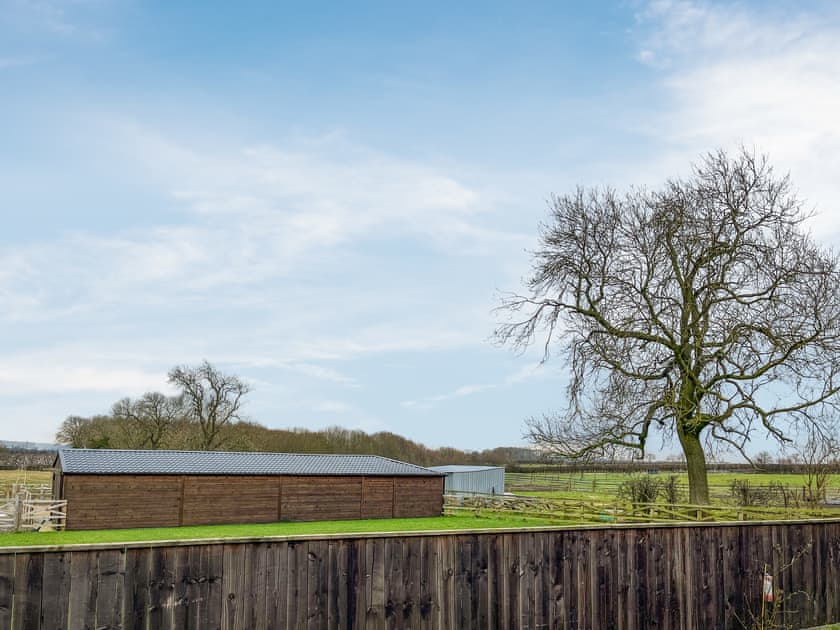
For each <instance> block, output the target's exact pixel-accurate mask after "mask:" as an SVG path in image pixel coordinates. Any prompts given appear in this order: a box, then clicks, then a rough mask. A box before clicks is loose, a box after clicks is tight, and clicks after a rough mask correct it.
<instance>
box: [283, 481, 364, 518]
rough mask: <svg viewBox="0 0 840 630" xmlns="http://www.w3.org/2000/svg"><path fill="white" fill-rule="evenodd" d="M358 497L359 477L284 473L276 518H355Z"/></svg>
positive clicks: (358, 502)
mask: <svg viewBox="0 0 840 630" xmlns="http://www.w3.org/2000/svg"><path fill="white" fill-rule="evenodd" d="M361 501H362V478H361V477H327V476H319V477H286V478H284V479H283V490H282V498H281V500H280V519H281V520H288V521H316V520H345V519H357V518H359V514H360V512H361Z"/></svg>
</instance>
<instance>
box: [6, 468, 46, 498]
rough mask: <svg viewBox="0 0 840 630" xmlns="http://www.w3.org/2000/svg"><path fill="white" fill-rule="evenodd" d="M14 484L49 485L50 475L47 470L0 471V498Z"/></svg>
mask: <svg viewBox="0 0 840 630" xmlns="http://www.w3.org/2000/svg"><path fill="white" fill-rule="evenodd" d="M16 483H27V484H46V485H50V484H51V483H52V473H51V472H50V471H49V470H0V498H2V497H4V496H6V494H7V492H8V491H9V490H10V489H11V487H12V486H13V485H14V484H16Z"/></svg>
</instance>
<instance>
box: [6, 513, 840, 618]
mask: <svg viewBox="0 0 840 630" xmlns="http://www.w3.org/2000/svg"><path fill="white" fill-rule="evenodd" d="M765 566H766V569H767V571H768V573H770V574H772V575H774V577H775V582H774V596H775V602H774V603H775V605H776V606H777V607H778V612H779V616H778V618H777V620H778V621H779V622H780V623H781V622H784V623H786V624H790V625H791V627H794V628H801V627H807V626H811V625H817V624H820V623H825V622H828V621H832V620H838V619H840V521H823V522H804V521H803V522H790V523H749V524H726V525H720V524H710V525H705V524H696V525H691V526H678V525H648V526H638V525H636V526H608V527H590V528H555V529H551V530H548V529H546V530H538V531H534V530H530V531H508V530H506V531H482V532H450V533H418V534H399V535H396V534H392V535H342V536H322V537H312V538H310V539H306V540H304V539H292V538H287V539H274V540H268V539H262V540H248V541H245V540H241V541H225V542H222V541H219V542H216V543H212V542H202V543H200V544H196V543H193V544H190V543H189V542H182V543H178V544H146V545H135V544H123V545H100V546H86V547H82V548H74V549H71V548H67V547H65V548H58V549H51V548H44V549H32V548H30V549H20V550H12V549H0V630H6V629H28V628H33V629H34V628H43V629H50V630H54V629H58V628H61V629H70V630H81V629H83V628H97V629H100V630H105V629H114V628H124V629H135V628H138V629H139V628H143V629H148V630H169V629H176V628H177V629H187V628H195V629H200V630H207V629H210V628H224V629H229V630H256V629H261V628H266V629H281V628H287V629H296V628H301V629H303V628H375V629H380V628H381V629H384V628H440V629H444V630H449V629H461V628H480V629H484V628H578V629H584V628H591V629H607V628H626V629H641V628H661V629H681V630H691V629H703V630H712V629H713V628H738V627H741V625H742V624H741V622H740V621H739V619H741V620H744V619H748V618H749V616H750V612H751V611H752V612H753V613H754V614H756V615H757V614H758V613H759V610H760V609H761V579H762V576H763V574H764V571H765ZM767 606H768V607H769V608H772V607H773V604H767ZM768 627H769V626H768Z"/></svg>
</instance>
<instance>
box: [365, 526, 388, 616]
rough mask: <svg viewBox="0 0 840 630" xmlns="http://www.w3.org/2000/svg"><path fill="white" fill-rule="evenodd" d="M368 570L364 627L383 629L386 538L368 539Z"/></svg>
mask: <svg viewBox="0 0 840 630" xmlns="http://www.w3.org/2000/svg"><path fill="white" fill-rule="evenodd" d="M366 553H367V554H368V555H367V561H368V572H369V573H370V583H369V590H368V594H367V600H368V601H367V609H366V611H365V624H364V626H363V627H364V628H366V629H368V628H370V629H371V630H373V629H376V630H381V629H383V628H385V627H386V620H385V604H386V601H385V540H384V539H382V538H376V539H373V540H368V541H367V551H366Z"/></svg>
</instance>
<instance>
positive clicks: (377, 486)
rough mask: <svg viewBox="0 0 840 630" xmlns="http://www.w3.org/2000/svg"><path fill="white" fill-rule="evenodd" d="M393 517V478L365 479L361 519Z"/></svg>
mask: <svg viewBox="0 0 840 630" xmlns="http://www.w3.org/2000/svg"><path fill="white" fill-rule="evenodd" d="M393 515H394V478H393V477H365V478H364V494H363V496H362V512H361V517H362V518H391V517H392V516H393Z"/></svg>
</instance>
